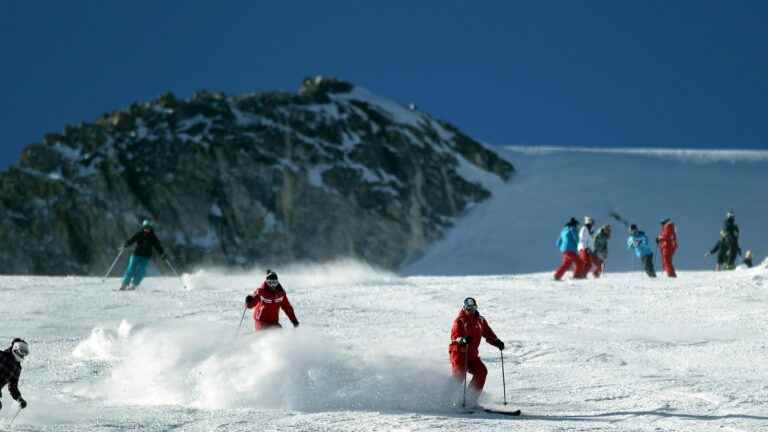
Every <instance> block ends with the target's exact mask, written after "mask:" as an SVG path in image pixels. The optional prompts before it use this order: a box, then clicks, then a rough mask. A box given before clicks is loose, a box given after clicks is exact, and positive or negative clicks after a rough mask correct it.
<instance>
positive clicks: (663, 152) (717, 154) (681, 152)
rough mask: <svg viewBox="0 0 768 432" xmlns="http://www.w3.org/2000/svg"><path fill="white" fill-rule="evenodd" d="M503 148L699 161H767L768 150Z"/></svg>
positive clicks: (528, 152)
mask: <svg viewBox="0 0 768 432" xmlns="http://www.w3.org/2000/svg"><path fill="white" fill-rule="evenodd" d="M501 148H503V149H505V150H508V151H512V152H516V153H523V154H525V155H531V156H541V155H547V154H553V153H597V154H613V155H627V156H647V157H656V158H669V159H680V160H692V161H697V162H737V161H739V162H766V161H768V150H724V149H711V150H709V149H665V148H651V147H633V148H615V147H614V148H600V147H563V146H518V145H505V146H501Z"/></svg>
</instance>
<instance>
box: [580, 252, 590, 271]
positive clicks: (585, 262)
mask: <svg viewBox="0 0 768 432" xmlns="http://www.w3.org/2000/svg"><path fill="white" fill-rule="evenodd" d="M579 259H580V260H581V277H587V273H589V268H590V267H591V266H592V255H590V253H589V251H588V250H586V249H582V250H580V251H579Z"/></svg>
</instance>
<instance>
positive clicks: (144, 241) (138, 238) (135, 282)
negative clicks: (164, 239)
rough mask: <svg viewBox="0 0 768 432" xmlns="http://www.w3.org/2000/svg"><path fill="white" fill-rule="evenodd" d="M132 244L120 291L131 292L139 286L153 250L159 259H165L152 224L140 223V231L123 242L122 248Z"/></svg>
mask: <svg viewBox="0 0 768 432" xmlns="http://www.w3.org/2000/svg"><path fill="white" fill-rule="evenodd" d="M134 243H135V244H136V248H135V249H134V250H133V254H132V255H131V259H130V260H129V261H128V267H127V268H126V269H125V274H124V275H123V284H122V285H121V286H120V289H121V290H133V289H136V287H137V286H139V284H140V283H141V281H142V280H143V279H144V275H145V274H146V273H147V265H149V260H150V259H152V250H153V249H154V250H157V252H158V253H159V254H160V258H161V259H165V258H166V256H165V252H164V251H163V246H162V245H161V244H160V240H158V239H157V236H156V235H155V232H154V230H153V229H152V223H151V222H150V221H148V220H145V221H144V222H142V224H141V231H139V232H137V233H136V234H134V235H133V236H132V237H131V238H129V239H128V240H126V241H125V244H123V248H127V247H129V246H131V245H132V244H134Z"/></svg>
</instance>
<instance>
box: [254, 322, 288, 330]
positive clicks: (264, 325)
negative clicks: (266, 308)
mask: <svg viewBox="0 0 768 432" xmlns="http://www.w3.org/2000/svg"><path fill="white" fill-rule="evenodd" d="M253 326H254V328H255V329H256V331H261V330H270V329H280V328H283V326H281V325H280V323H271V322H266V321H258V320H256V321H254V322H253Z"/></svg>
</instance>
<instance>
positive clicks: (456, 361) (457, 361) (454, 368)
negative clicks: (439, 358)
mask: <svg viewBox="0 0 768 432" xmlns="http://www.w3.org/2000/svg"><path fill="white" fill-rule="evenodd" d="M450 354H451V375H453V378H454V379H455V380H456V381H462V380H463V379H464V371H465V370H466V371H467V372H469V373H471V374H472V381H470V382H469V387H470V388H472V389H473V390H474V391H475V392H477V393H480V392H481V391H483V387H485V377H487V376H488V369H487V368H486V367H485V365H484V364H483V361H482V360H480V357H479V356H478V355H477V354H475V355H470V356H468V358H467V363H468V364H469V367H466V366H465V365H464V357H465V356H466V354H465V353H464V352H459V351H451V353H450Z"/></svg>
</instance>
